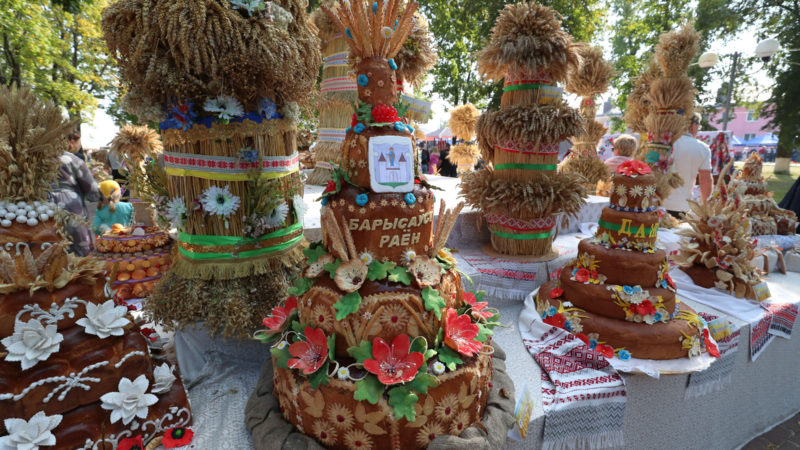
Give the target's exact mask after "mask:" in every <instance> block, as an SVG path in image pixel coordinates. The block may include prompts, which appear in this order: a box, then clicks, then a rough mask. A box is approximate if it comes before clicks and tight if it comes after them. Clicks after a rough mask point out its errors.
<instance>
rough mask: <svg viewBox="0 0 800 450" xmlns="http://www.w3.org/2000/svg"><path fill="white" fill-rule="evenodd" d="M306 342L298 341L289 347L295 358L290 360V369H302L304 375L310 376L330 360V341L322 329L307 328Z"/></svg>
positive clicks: (305, 332) (305, 331)
mask: <svg viewBox="0 0 800 450" xmlns="http://www.w3.org/2000/svg"><path fill="white" fill-rule="evenodd" d="M303 333H304V334H305V335H306V340H305V341H297V342H295V343H293V344H292V345H290V346H289V353H291V355H292V356H294V358H292V359H290V360H289V368H290V369H302V370H303V374H305V375H309V374H312V373H314V372H316V371H317V370H319V368H320V367H322V364H324V363H325V360H326V359H328V339H327V338H326V337H325V333H324V332H323V331H322V330H320V329H314V328H311V327H306V329H305V330H304V331H303Z"/></svg>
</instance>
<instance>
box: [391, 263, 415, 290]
mask: <svg viewBox="0 0 800 450" xmlns="http://www.w3.org/2000/svg"><path fill="white" fill-rule="evenodd" d="M389 281H392V282H394V283H403V284H405V285H406V286H408V285H410V284H411V274H410V273H409V272H408V269H406V268H405V267H403V266H397V267H395V268H393V269H392V270H390V271H389Z"/></svg>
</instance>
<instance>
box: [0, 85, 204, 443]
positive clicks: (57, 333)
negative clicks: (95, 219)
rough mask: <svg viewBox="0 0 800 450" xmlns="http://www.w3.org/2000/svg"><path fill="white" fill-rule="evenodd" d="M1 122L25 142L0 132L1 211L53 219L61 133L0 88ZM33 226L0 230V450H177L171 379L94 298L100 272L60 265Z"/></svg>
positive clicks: (39, 227) (52, 246)
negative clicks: (168, 446)
mask: <svg viewBox="0 0 800 450" xmlns="http://www.w3.org/2000/svg"><path fill="white" fill-rule="evenodd" d="M6 107H8V109H5V108H6ZM2 122H5V123H6V124H8V125H10V126H9V127H7V128H5V130H6V132H7V131H8V130H15V131H16V130H20V131H23V132H24V134H23V135H22V136H24V137H22V138H21V139H20V138H19V135H17V137H14V136H13V135H8V134H6V135H3V133H2V132H1V131H0V142H3V143H4V144H10V145H0V159H2V160H3V161H7V164H8V165H9V166H15V167H16V168H18V169H19V171H20V172H19V173H17V174H14V173H12V174H11V176H10V177H3V178H2V180H3V181H2V183H0V196H1V197H2V198H3V200H2V201H0V210H3V211H6V212H11V211H20V210H27V211H37V209H38V207H39V206H46V207H48V208H54V206H53V205H47V204H46V203H44V202H41V200H42V198H43V197H45V196H46V193H47V192H46V189H47V186H49V183H50V182H52V181H53V178H54V177H55V176H56V175H57V172H56V171H55V170H52V171H51V169H52V168H53V167H54V165H53V161H55V167H57V164H58V162H57V161H58V156H59V155H60V154H61V152H62V151H64V138H65V134H66V132H67V131H68V130H69V127H70V126H71V124H68V123H62V122H63V119H61V111H60V110H59V109H58V108H56V107H55V106H50V105H43V104H41V103H38V102H36V101H35V100H34V98H33V95H32V94H31V93H30V92H29V91H28V90H26V89H20V90H11V91H9V90H8V89H6V88H0V123H2ZM26 173H27V174H30V177H28V176H27V175H20V174H26ZM12 205H13V208H12ZM45 211H46V210H45ZM54 213H55V214H48V213H47V212H45V214H46V215H47V216H52V215H56V216H59V214H61V213H59V212H58V211H57V210H54ZM37 217H38V219H37V223H34V222H33V221H30V222H26V223H22V222H21V221H19V222H18V223H14V224H13V225H11V226H3V227H1V228H0V344H1V345H0V448H15V449H16V448H38V446H50V447H52V448H69V449H74V448H95V449H96V448H100V449H111V448H122V447H125V446H126V445H128V446H127V447H125V448H132V447H131V446H130V444H132V443H137V444H138V445H139V446H140V448H144V445H145V444H147V443H149V442H150V441H151V440H152V439H154V438H156V437H159V436H162V435H164V436H163V437H164V439H167V440H170V439H173V441H174V440H175V439H176V438H177V439H178V441H180V442H185V444H188V440H186V441H185V439H186V438H187V436H190V434H191V432H190V431H188V430H184V429H183V428H182V427H184V426H186V425H188V424H189V423H190V422H191V413H190V410H189V404H188V400H187V398H186V392H185V391H184V388H183V385H182V384H181V381H180V379H179V378H178V377H177V374H176V373H175V372H174V368H173V367H171V366H170V364H169V363H163V364H160V365H158V364H156V363H154V362H153V361H152V360H151V358H150V352H149V348H148V343H147V339H146V337H145V336H144V335H143V334H142V333H141V330H140V329H139V327H138V326H137V325H136V324H135V323H134V320H133V318H132V317H131V316H130V314H129V313H128V308H127V307H125V306H124V305H123V306H120V305H117V304H116V303H115V301H114V300H113V299H112V298H111V297H112V293H111V291H110V290H108V289H107V288H104V286H105V281H106V278H105V276H106V275H105V271H104V269H103V264H102V263H101V262H99V261H95V260H93V259H90V258H79V257H75V256H73V255H71V254H68V253H67V252H66V249H67V247H68V245H69V243H68V242H67V241H66V240H64V239H63V238H62V237H61V236H60V235H59V234H58V232H57V226H58V225H57V222H56V220H54V219H53V218H52V217H45V216H43V215H39V216H37ZM189 440H190V439H189ZM185 444H184V445H185Z"/></svg>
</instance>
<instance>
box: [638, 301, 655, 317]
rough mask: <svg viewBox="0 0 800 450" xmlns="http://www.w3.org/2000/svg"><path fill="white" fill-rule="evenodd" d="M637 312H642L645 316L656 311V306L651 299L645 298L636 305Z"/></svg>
mask: <svg viewBox="0 0 800 450" xmlns="http://www.w3.org/2000/svg"><path fill="white" fill-rule="evenodd" d="M635 307H636V313H637V314H641V315H643V316H650V315H653V314H655V313H656V307H655V306H653V302H651V301H650V300H645V301H643V302H642V303H639V304H638V305H635Z"/></svg>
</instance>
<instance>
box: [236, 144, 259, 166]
mask: <svg viewBox="0 0 800 450" xmlns="http://www.w3.org/2000/svg"><path fill="white" fill-rule="evenodd" d="M239 158H241V159H242V160H244V161H247V162H249V163H254V162H256V161H258V150H256V149H254V148H252V147H243V148H241V149H239Z"/></svg>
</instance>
